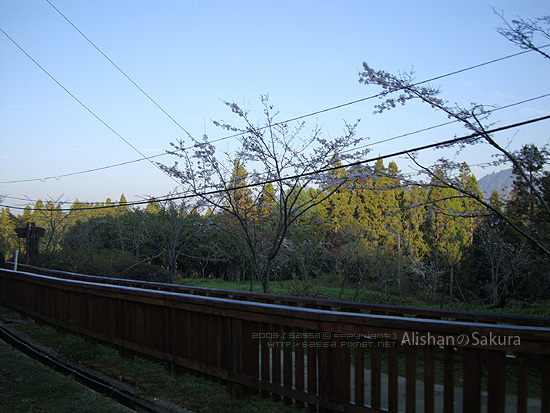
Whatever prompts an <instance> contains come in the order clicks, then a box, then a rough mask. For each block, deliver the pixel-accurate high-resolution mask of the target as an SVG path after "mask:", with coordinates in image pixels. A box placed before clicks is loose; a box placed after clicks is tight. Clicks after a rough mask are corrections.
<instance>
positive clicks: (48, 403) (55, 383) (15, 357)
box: [0, 340, 131, 413]
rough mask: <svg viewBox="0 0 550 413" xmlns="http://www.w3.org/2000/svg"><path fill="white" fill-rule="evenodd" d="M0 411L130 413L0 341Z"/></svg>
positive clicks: (16, 412) (14, 412)
mask: <svg viewBox="0 0 550 413" xmlns="http://www.w3.org/2000/svg"><path fill="white" fill-rule="evenodd" d="M0 411H2V412H5V413H11V412H13V413H20V412H76V411H78V412H129V411H131V410H130V409H127V408H125V407H124V406H121V405H119V404H117V403H116V402H114V401H113V400H111V399H109V398H108V397H105V396H102V395H100V394H98V393H96V392H94V391H92V390H90V389H88V388H87V387H85V386H83V385H82V384H80V383H77V382H76V381H75V380H73V379H72V378H70V377H66V376H63V375H62V374H59V373H57V372H55V371H53V370H51V369H49V368H48V367H46V366H43V365H42V364H40V363H38V362H37V361H35V360H33V359H31V358H29V357H27V356H25V355H23V354H22V353H20V352H18V351H17V350H14V349H13V348H12V347H11V346H9V345H8V344H6V343H4V342H3V341H2V340H0Z"/></svg>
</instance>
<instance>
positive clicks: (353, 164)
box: [0, 115, 550, 212]
mask: <svg viewBox="0 0 550 413" xmlns="http://www.w3.org/2000/svg"><path fill="white" fill-rule="evenodd" d="M548 119H550V115H547V116H541V117H538V118H534V119H529V120H526V121H523V122H518V123H514V124H511V125H506V126H502V127H499V128H494V129H491V130H487V131H482V132H476V133H472V134H470V135H466V136H462V137H459V138H453V139H448V140H446V141H442V142H434V143H431V144H428V145H423V146H418V147H415V148H412V149H405V150H402V151H398V152H393V153H390V154H386V155H379V156H376V157H374V158H369V159H365V160H362V161H357V162H351V163H348V164H345V165H339V166H333V167H327V168H322V169H317V170H314V171H310V172H303V173H301V174H296V175H292V176H285V177H282V178H276V179H270V180H266V181H262V182H255V183H252V184H247V185H241V186H236V187H235V188H232V190H235V191H236V190H240V189H248V188H253V187H257V186H265V185H267V184H273V183H276V182H283V181H288V180H296V179H300V178H304V177H307V176H313V175H318V174H321V173H327V172H331V171H336V170H339V169H345V168H352V167H358V166H361V165H364V164H366V163H369V162H375V161H378V160H383V159H387V158H394V157H397V156H401V155H405V154H409V153H415V152H420V151H424V150H427V149H433V148H437V147H440V146H450V145H454V144H456V143H460V142H464V141H467V140H471V139H474V138H479V137H480V136H482V135H485V134H491V133H497V132H502V131H505V130H508V129H512V128H517V127H521V126H525V125H529V124H532V123H537V122H541V121H544V120H548ZM226 191H227V189H225V188H222V189H213V190H211V191H207V192H202V193H191V194H184V195H177V196H171V197H164V198H155V200H156V201H157V202H169V201H175V200H182V199H190V198H196V197H206V196H208V195H216V194H219V193H223V192H226ZM150 202H151V198H150V199H149V200H147V201H138V202H127V203H124V204H114V205H101V206H91V207H80V208H54V209H52V208H40V209H38V210H40V211H46V212H52V211H58V212H64V211H88V210H95V209H110V208H117V207H128V206H137V205H144V204H148V203H150ZM0 207H4V208H13V209H19V210H22V209H24V208H23V207H15V206H8V205H0Z"/></svg>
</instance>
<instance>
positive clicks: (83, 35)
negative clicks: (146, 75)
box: [46, 0, 191, 136]
mask: <svg viewBox="0 0 550 413" xmlns="http://www.w3.org/2000/svg"><path fill="white" fill-rule="evenodd" d="M46 2H47V3H48V4H49V5H50V6H52V7H53V9H54V10H55V11H56V12H58V13H59V14H60V15H61V17H63V18H64V19H65V20H66V21H67V23H69V24H70V25H71V26H72V27H73V28H74V29H75V30H76V31H77V32H78V33H80V35H81V36H82V37H84V39H86V41H87V42H88V43H90V44H91V45H92V46H93V47H94V49H96V50H97V51H98V52H99V53H101V55H102V56H103V57H104V58H105V59H107V61H108V62H109V63H111V65H113V66H114V67H115V68H116V69H117V70H118V71H119V72H120V73H121V74H122V75H123V76H124V77H125V78H126V79H128V80H129V81H130V82H131V83H132V84H133V85H134V86H135V87H136V88H137V89H138V90H139V91H140V92H141V93H142V94H143V95H144V96H145V97H146V98H147V99H149V100H150V101H151V102H152V103H153V104H154V105H155V106H156V107H157V108H159V109H160V110H161V111H162V113H164V114H165V115H166V116H168V118H169V119H170V120H171V121H172V122H174V123H175V124H176V125H177V126H178V127H179V128H180V129H181V130H182V131H184V132H185V133H186V134H187V135H188V136H191V134H190V133H189V132H188V131H187V130H185V128H184V127H183V126H181V125H180V124H179V123H178V121H176V120H175V119H174V118H173V117H172V116H170V114H169V113H168V112H166V111H165V110H164V109H163V108H162V107H161V106H160V105H159V104H158V103H157V102H156V101H155V100H154V99H153V98H152V97H151V96H150V95H149V94H148V93H147V92H145V90H143V89H142V88H141V87H140V86H139V85H138V84H137V83H136V82H134V81H133V80H132V78H130V76H128V75H127V74H126V72H124V71H123V70H122V69H121V68H120V67H119V66H118V65H117V64H116V63H115V62H113V61H112V60H111V59H110V58H109V56H107V55H106V54H105V53H103V51H102V50H101V49H100V48H99V47H97V46H96V44H95V43H94V42H92V41H91V40H90V39H89V38H88V36H86V35H85V34H84V33H82V31H81V30H80V29H79V28H78V27H76V26H75V25H74V23H73V22H72V21H70V20H69V19H68V17H67V16H65V15H64V14H63V13H61V11H59V9H58V8H57V7H55V6H54V5H53V4H52V2H51V1H50V0H46Z"/></svg>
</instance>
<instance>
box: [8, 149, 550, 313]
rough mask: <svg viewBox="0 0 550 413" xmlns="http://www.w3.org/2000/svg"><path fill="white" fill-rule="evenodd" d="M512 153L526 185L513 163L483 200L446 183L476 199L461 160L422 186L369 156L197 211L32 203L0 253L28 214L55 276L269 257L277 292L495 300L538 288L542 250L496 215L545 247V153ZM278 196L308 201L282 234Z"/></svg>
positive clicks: (156, 272) (164, 271)
mask: <svg viewBox="0 0 550 413" xmlns="http://www.w3.org/2000/svg"><path fill="white" fill-rule="evenodd" d="M517 158H518V162H519V165H520V166H522V168H523V169H522V171H523V172H522V173H523V174H524V175H525V174H526V173H527V174H528V176H529V177H530V178H529V179H530V181H528V182H527V183H526V181H525V180H524V179H523V180H522V179H521V177H520V175H521V173H520V171H519V169H518V170H517V171H515V176H516V181H515V184H514V188H513V196H512V198H511V199H510V200H502V199H500V198H499V196H498V194H492V196H491V197H490V198H489V200H488V201H486V203H487V205H488V207H487V208H485V207H483V206H482V205H481V204H480V203H479V202H478V201H476V200H474V199H473V198H472V196H466V195H465V194H464V192H461V191H459V190H458V189H456V188H459V189H461V190H463V191H466V192H467V193H469V194H473V196H474V197H475V196H477V197H479V198H480V199H482V196H481V194H480V192H479V189H478V184H477V179H476V178H475V177H474V176H473V174H472V173H471V170H470V168H469V167H468V165H466V164H462V165H455V166H457V168H456V169H452V168H451V167H450V166H449V165H448V164H445V163H442V164H441V165H440V169H438V170H437V171H436V172H435V173H434V175H433V177H432V180H431V182H430V184H429V185H426V186H417V185H405V186H403V185H402V183H401V181H400V179H399V176H400V174H399V170H398V167H397V165H396V164H395V163H390V164H389V165H387V166H385V165H384V163H383V162H382V161H377V162H376V163H375V164H374V165H372V166H368V165H363V166H362V167H361V168H355V169H353V170H351V171H346V170H345V169H338V170H334V171H332V172H331V174H332V176H333V177H334V179H337V178H338V179H341V178H344V177H345V178H347V179H348V181H347V182H346V184H345V185H340V186H339V187H338V188H335V187H326V188H323V189H321V188H317V189H316V188H302V187H300V186H298V185H296V186H294V187H293V188H292V189H288V190H287V191H286V192H285V193H284V197H283V198H280V192H276V190H275V188H274V187H273V185H271V184H269V185H266V186H265V187H264V188H262V189H261V190H259V191H257V193H256V194H255V195H254V197H257V199H256V200H253V199H252V196H253V194H252V192H250V191H249V190H248V189H238V190H236V191H235V192H234V193H232V195H231V198H227V202H229V204H231V205H232V207H233V208H237V209H240V210H241V212H242V213H240V214H236V215H235V214H230V213H229V212H228V211H227V210H224V209H221V210H216V211H213V210H208V211H207V213H205V214H203V215H201V214H199V213H198V212H197V208H195V207H194V206H187V205H184V204H174V203H161V202H158V201H157V200H155V199H151V200H150V202H149V204H148V206H147V208H146V209H145V210H140V209H137V210H131V209H130V208H128V206H127V205H125V198H124V196H123V195H122V196H121V197H120V201H119V203H118V204H116V203H113V202H111V201H110V200H106V202H105V203H104V204H102V205H111V206H112V208H108V209H98V210H82V209H81V207H82V204H80V203H79V202H78V201H75V203H74V204H73V207H72V209H71V211H69V212H62V211H61V210H60V207H59V205H55V203H53V202H52V201H48V202H47V203H46V205H44V204H43V203H42V202H41V201H37V202H36V204H35V206H34V209H31V208H30V207H28V208H26V209H25V210H24V211H23V214H22V215H20V216H15V215H13V214H11V212H10V211H9V210H8V209H6V208H4V209H2V211H1V214H0V223H1V224H2V225H1V226H0V248H1V249H2V250H4V251H6V252H7V251H13V250H15V249H17V248H18V249H20V250H21V249H23V248H24V244H22V241H21V240H19V239H18V238H17V237H16V235H15V233H14V231H13V229H14V228H15V227H18V226H24V225H25V224H26V222H25V220H33V221H36V222H37V224H38V225H41V226H44V227H45V228H46V236H45V237H44V239H42V240H41V254H42V255H41V260H42V265H44V266H47V267H51V268H57V269H61V270H66V271H73V272H79V273H86V274H92V275H100V276H108V277H123V278H134V279H140V280H146V281H157V282H175V281H177V280H178V279H181V278H186V277H196V276H198V277H202V278H205V279H207V278H219V279H223V280H227V281H237V282H239V283H240V284H239V285H240V286H241V287H240V288H242V289H251V288H252V289H254V288H256V287H255V281H257V280H258V279H259V278H258V277H259V275H258V274H259V272H258V271H261V270H262V268H263V267H261V266H266V265H267V262H268V261H269V271H270V277H271V278H272V279H273V280H276V281H279V282H280V283H281V285H283V284H284V283H285V282H286V281H289V280H291V281H290V284H286V285H285V287H284V288H283V289H284V290H285V291H286V293H287V294H288V293H291V294H293V295H305V296H334V298H342V299H343V298H344V297H346V299H350V300H362V299H369V297H368V296H364V294H363V292H364V291H367V290H371V291H372V290H375V291H377V294H379V295H380V296H381V297H382V298H383V299H384V300H386V302H390V301H391V300H393V298H392V297H394V296H398V297H400V298H402V299H406V298H407V297H410V298H422V299H424V300H427V301H428V302H430V303H431V304H435V303H436V302H439V303H440V305H443V303H448V304H449V306H450V305H453V304H454V305H457V304H458V303H462V302H466V303H468V304H469V305H473V304H475V303H479V304H487V305H493V306H497V307H500V306H503V305H505V304H506V301H507V300H509V299H512V298H517V299H520V300H526V301H533V300H534V299H536V298H548V297H550V279H549V278H548V276H547V275H545V274H547V273H548V271H549V268H550V267H549V265H550V263H549V261H548V257H547V256H545V255H544V254H543V253H541V250H540V249H537V248H536V246H535V245H533V244H532V243H529V242H528V241H527V240H526V239H525V238H524V237H522V236H520V235H518V232H517V231H515V230H513V228H512V227H511V226H510V225H509V223H508V222H507V221H505V220H503V219H502V217H501V216H499V215H498V214H508V215H509V216H511V217H512V218H510V220H511V222H512V223H515V224H516V225H517V226H519V227H521V228H523V230H524V231H525V233H527V234H530V236H531V237H533V238H534V239H536V240H539V242H540V243H541V244H542V245H549V244H550V224H549V223H548V222H550V220H549V219H548V216H549V215H548V214H547V206H545V205H543V203H542V202H541V200H546V201H548V200H550V195H549V194H550V174H549V173H548V171H546V169H545V168H544V166H545V165H546V163H547V161H548V153H547V152H546V149H544V148H543V149H540V150H539V149H538V148H535V147H532V146H526V147H525V148H524V149H523V150H522V151H520V152H518V155H517ZM334 164H335V165H338V161H337V160H335V161H334ZM233 166H234V170H233V174H232V177H233V178H232V180H231V182H230V183H228V185H230V186H231V185H232V186H233V187H236V186H240V185H243V184H245V183H246V179H247V178H248V173H247V171H246V169H245V168H244V165H243V164H242V163H241V162H240V161H239V160H235V162H234V165H233ZM453 171H454V172H453ZM451 181H452V182H454V183H455V184H454V185H457V187H456V188H455V187H451V186H450V185H448V183H449V182H451ZM335 182H336V181H335ZM529 182H530V184H529ZM328 194H331V195H330V196H329V197H327V199H326V200H325V201H324V202H322V203H318V204H313V203H314V200H315V199H318V198H319V197H321V198H322V197H323V196H328ZM281 202H286V203H288V206H291V205H294V206H295V207H296V208H307V207H308V206H309V205H311V206H313V207H312V208H309V209H307V211H305V212H304V213H302V214H300V215H299V217H297V219H295V220H294V221H293V222H292V224H291V225H288V227H286V228H285V229H284V231H282V232H280V231H281V227H279V223H278V222H279V221H278V220H279V219H280V218H281V217H280V216H278V215H279V214H281V213H284V211H285V210H286V209H285V208H283V209H279V207H280V203H281ZM45 207H48V209H49V210H48V211H45V210H44V209H43V208H45ZM293 213H295V212H293ZM239 220H242V222H240V221H239ZM246 231H248V232H249V233H248V235H247V233H246ZM277 237H281V238H280V239H279V238H277ZM276 239H279V241H278V242H280V243H278V242H275V240H276ZM250 243H252V245H250ZM270 254H273V255H270ZM6 255H7V258H8V259H9V258H11V254H6ZM269 257H271V258H269ZM258 266H260V267H258ZM323 277H324V279H327V280H328V279H331V280H332V284H333V287H334V288H335V291H337V293H336V294H335V295H333V293H332V292H326V291H322V290H321V288H324V287H321V286H320V285H319V282H318V281H319V280H320V279H322V278H323ZM264 287H265V286H264ZM278 288H279V287H277V286H276V285H275V284H274V285H273V289H274V291H275V290H277V289H278Z"/></svg>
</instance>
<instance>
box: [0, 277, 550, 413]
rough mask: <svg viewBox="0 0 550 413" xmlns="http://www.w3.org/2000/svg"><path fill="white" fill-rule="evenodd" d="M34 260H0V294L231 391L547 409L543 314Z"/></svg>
mask: <svg viewBox="0 0 550 413" xmlns="http://www.w3.org/2000/svg"><path fill="white" fill-rule="evenodd" d="M27 269H28V270H31V268H27ZM34 271H35V272H40V271H39V270H36V269H34ZM42 272H47V273H49V275H39V274H32V273H30V272H15V271H11V270H6V269H4V270H0V302H1V303H3V304H5V305H9V306H11V307H13V308H15V309H17V310H19V311H22V312H25V313H27V314H29V315H30V316H32V317H35V318H37V319H40V320H43V321H45V322H48V323H50V324H53V325H55V326H58V327H61V328H64V329H67V330H70V331H74V332H76V333H79V334H84V335H87V336H89V337H92V338H94V339H97V340H100V341H102V342H105V343H108V344H111V345H114V346H117V347H119V348H122V349H128V350H131V351H135V352H138V353H141V354H144V355H147V356H151V357H155V358H157V359H159V360H162V361H164V362H166V363H167V364H171V365H174V366H180V367H184V368H186V369H189V370H191V371H194V372H197V373H200V374H203V375H205V376H208V377H210V378H214V379H217V380H221V381H223V382H224V383H226V384H227V385H228V387H229V388H231V389H232V390H234V391H241V392H245V393H255V392H261V394H262V395H263V396H265V397H272V398H274V399H275V400H281V401H282V402H283V403H286V404H294V405H295V406H296V407H303V406H307V407H308V409H310V410H312V411H316V410H318V409H319V410H321V411H341V412H348V411H349V412H354V411H392V412H393V411H405V410H406V411H407V412H414V411H416V410H418V411H426V412H434V411H446V412H452V411H464V412H479V411H489V412H504V411H517V412H527V411H542V412H550V397H549V396H550V392H549V389H550V327H549V324H548V322H549V320H548V319H541V318H531V317H501V316H498V315H488V314H480V315H478V316H477V318H475V315H474V316H473V317H474V319H472V318H471V317H472V316H471V315H469V314H467V313H461V312H445V311H444V312H440V311H437V310H425V309H408V308H405V307H391V306H372V305H370V306H369V305H366V304H358V303H339V302H334V301H327V300H308V299H297V298H292V297H276V296H268V295H264V294H249V293H237V292H221V291H213V290H208V291H207V290H206V289H196V288H187V287H177V286H167V285H161V284H153V283H136V282H132V281H120V280H113V279H107V280H106V279H102V278H101V277H86V276H79V275H76V274H69V273H59V274H58V273H56V272H52V271H47V270H43V271H42ZM55 274H57V275H59V276H60V277H64V278H60V277H53V276H52V275H55ZM99 281H101V282H99ZM116 284H118V285H116ZM216 295H218V296H219V297H217V296H216ZM388 314H390V315H388ZM460 320H467V321H460ZM474 321H475V322H474Z"/></svg>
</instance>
